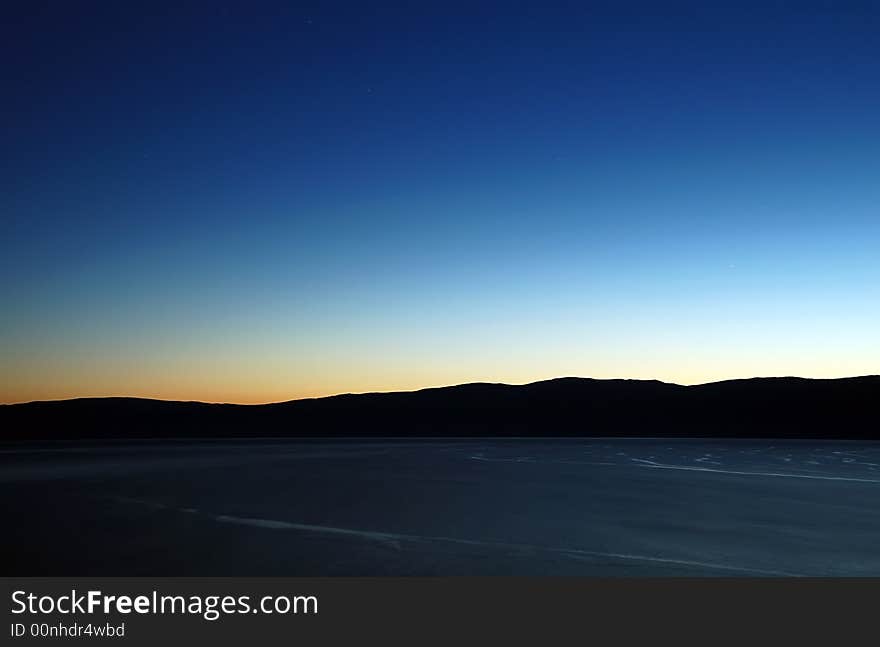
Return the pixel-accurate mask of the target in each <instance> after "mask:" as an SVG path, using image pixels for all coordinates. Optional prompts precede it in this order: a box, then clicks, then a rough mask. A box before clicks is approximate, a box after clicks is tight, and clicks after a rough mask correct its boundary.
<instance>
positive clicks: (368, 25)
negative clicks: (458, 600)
mask: <svg viewBox="0 0 880 647" xmlns="http://www.w3.org/2000/svg"><path fill="white" fill-rule="evenodd" d="M20 5H21V6H20V7H19V9H18V10H17V11H18V13H10V12H11V11H13V10H10V9H9V8H6V9H4V19H3V21H2V23H3V25H2V27H0V30H2V33H0V36H2V37H0V54H2V57H3V62H4V65H3V75H2V78H0V82H2V87H3V97H4V99H3V109H2V148H3V151H4V154H3V156H2V164H3V167H2V179H0V182H2V188H0V210H2V223H3V236H2V239H0V264H2V265H0V268H2V283H0V292H2V294H0V297H2V304H3V311H2V313H3V316H2V320H0V360H2V367H3V368H2V378H0V379H2V381H0V401H2V402H16V401H23V400H33V399H55V398H67V397H77V396H102V395H132V396H145V397H158V398H167V399H196V400H209V401H235V402H265V401H277V400H286V399H292V398H297V397H304V396H313V395H325V394H331V393H338V392H346V391H370V390H397V389H414V388H420V387H424V386H434V385H443V384H452V383H459V382H469V381H500V382H512V383H521V382H528V381H533V380H538V379H544V378H549V377H554V376H560V375H581V376H591V377H632V378H656V379H662V380H666V381H674V382H679V383H697V382H707V381H713V380H719V379H725V378H733V377H747V376H754V375H802V376H810V377H813V376H814V377H834V376H844V375H859V374H868V373H878V372H880V42H878V39H877V35H878V34H880V5H878V4H877V3H860V4H856V3H847V2H830V1H829V2H824V3H809V2H790V3H781V2H760V3H755V4H753V5H751V6H750V5H749V4H748V3H746V2H741V1H740V2H736V3H730V4H729V5H726V6H722V5H720V4H718V3H714V2H709V3H705V2H701V3H692V4H690V5H686V4H683V3H671V4H668V3H658V2H648V3H644V4H640V3H620V2H615V3H606V4H604V5H602V4H598V3H589V2H578V3H575V2H572V3H566V4H553V5H552V6H548V3H545V2H541V3H537V2H536V3H531V5H530V6H529V7H528V8H523V7H525V5H516V4H515V3H509V2H504V3H498V4H486V3H453V2H442V3H436V4H435V3H428V2H424V3H411V5H410V6H393V5H391V4H387V3H380V4H378V5H377V4H374V3H365V2H357V3H350V4H346V3H329V2H321V3H316V4H308V3H291V2H288V3H283V4H275V5H272V4H261V3H258V2H248V3H224V2H211V3H204V4H202V5H193V4H190V5H187V4H186V3H180V2H175V3H168V4H166V5H164V6H161V5H157V4H155V3H150V4H146V3H136V2H135V3H127V2H113V3H105V4H98V3H93V2H70V3H62V2H54V3H52V2H50V3H35V2H34V3H30V2H24V3H20ZM872 5H873V9H872V8H871V7H872Z"/></svg>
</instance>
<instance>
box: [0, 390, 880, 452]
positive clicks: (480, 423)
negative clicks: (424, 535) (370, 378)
mask: <svg viewBox="0 0 880 647" xmlns="http://www.w3.org/2000/svg"><path fill="white" fill-rule="evenodd" d="M0 428H2V429H3V432H2V437H3V438H4V439H7V440H24V439H34V440H36V439H86V438H104V439H107V438H119V439H126V438H222V437H269V436H272V437H419V436H439V437H442V436H449V437H453V436H535V437H541V436H548V437H553V436H584V437H589V436H609V437H734V438H829V439H880V376H866V377H853V378H844V379H834V380H814V379H803V378H754V379H748V380H730V381H726V382H715V383H711V384H702V385H697V386H680V385H676V384H668V383H664V382H657V381H648V380H594V379H587V378H560V379H555V380H547V381H543V382H535V383H532V384H525V385H521V386H512V385H506V384H482V383H480V384H462V385H460V386H450V387H443V388H433V389H424V390H421V391H412V392H397V393H366V394H348V395H338V396H332V397H327V398H316V399H307V400H293V401H290V402H282V403H277V404H264V405H233V404H207V403H200V402H169V401H163V400H147V399H138V398H84V399H76V400H61V401H50V402H30V403H25V404H14V405H3V406H0Z"/></svg>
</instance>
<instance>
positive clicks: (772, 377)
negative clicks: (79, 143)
mask: <svg viewBox="0 0 880 647" xmlns="http://www.w3.org/2000/svg"><path fill="white" fill-rule="evenodd" d="M869 377H875V378H876V377H880V374H877V373H869V374H864V375H846V376H842V377H807V376H802V375H753V376H750V377H734V378H726V379H723V380H712V381H709V382H696V383H692V384H680V383H678V382H667V381H665V380H658V379H655V378H627V377H610V378H596V377H586V376H578V375H560V376H557V377H550V378H545V379H541V380H533V381H531V382H520V383H512V382H486V381H475V382H457V383H453V384H441V385H437V386H424V387H419V388H415V389H408V390H406V389H401V390H388V391H379V390H376V391H344V392H339V393H330V394H327V395H318V396H310V397H303V398H291V399H289V400H272V401H267V402H230V401H222V400H193V399H169V398H151V397H145V396H137V395H89V396H78V397H72V398H47V399H43V400H21V401H15V402H0V406H4V407H5V406H16V405H23V404H38V403H43V402H72V401H75V400H148V401H151V402H176V403H188V404H217V405H231V406H237V407H261V406H266V405H272V404H287V403H290V402H304V401H308V400H325V399H329V398H338V397H345V396H353V395H354V396H356V395H384V394H395V393H401V394H403V393H420V392H422V391H434V390H439V389H451V388H456V387H462V386H472V385H488V386H511V387H519V386H530V385H533V384H541V383H544V382H556V381H559V380H592V381H595V382H658V383H660V384H668V385H670V386H678V387H682V388H689V387H698V386H708V385H710V384H722V383H724V382H745V381H751V380H810V381H838V380H853V379H862V378H869Z"/></svg>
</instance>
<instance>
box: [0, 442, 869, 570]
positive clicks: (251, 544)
mask: <svg viewBox="0 0 880 647" xmlns="http://www.w3.org/2000/svg"><path fill="white" fill-rule="evenodd" d="M0 500H2V505H3V510H4V511H5V513H6V516H7V519H6V522H5V523H4V526H5V528H4V538H3V545H2V549H3V550H2V554H3V561H4V564H3V570H4V574H5V575H10V576H11V575H47V574H51V575H308V576H322V575H507V574H513V575H602V576H608V575H611V576H618V575H619V576H665V575H705V576H750V575H768V576H773V575H805V576H866V575H871V576H880V443H855V442H851V443H850V442H838V443H833V442H827V443H819V442H815V441H809V442H807V441H804V442H798V441H779V442H774V441H730V440H702V441H701V440H602V439H589V440H519V441H512V440H467V441H460V442H458V441H436V442H435V441H412V442H399V441H394V442H385V441H370V442H364V441H362V440H360V441H348V442H346V441H334V442H315V441H313V442H307V441H290V442H285V441H277V440H274V441H249V442H230V441H223V442H193V443H173V444H172V443H167V442H163V443H150V442H144V443H137V444H124V445H102V446H97V445H77V446H72V445H71V446H60V445H51V446H50V445H44V446H41V447H30V448H28V447H23V446H12V445H7V446H5V447H3V448H2V449H0Z"/></svg>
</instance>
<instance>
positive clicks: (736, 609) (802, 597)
mask: <svg viewBox="0 0 880 647" xmlns="http://www.w3.org/2000/svg"><path fill="white" fill-rule="evenodd" d="M2 586H3V596H4V599H5V602H4V607H5V610H6V611H5V617H6V625H5V627H4V630H3V633H4V634H5V637H4V640H3V641H2V642H3V644H9V645H18V644H21V645H25V644H38V643H43V642H44V641H46V640H49V641H52V642H53V643H57V642H58V641H65V640H75V641H100V642H109V644H130V645H157V644H164V645H177V644H211V645H240V644H243V643H245V641H256V643H255V644H258V645H273V644H284V645H291V644H295V643H300V642H301V643H303V644H309V645H315V644H331V645H336V644H351V643H352V642H353V641H356V642H357V643H363V642H366V643H367V644H382V645H414V644H417V645H421V644H474V643H488V644H499V643H502V642H514V643H518V644H527V643H528V644H574V643H577V644H584V643H587V642H589V641H595V640H599V641H601V644H635V643H639V644H650V643H655V642H660V643H661V644H667V643H670V641H675V643H674V644H682V643H686V644H709V643H711V644H714V643H717V642H731V641H732V642H736V643H758V644H762V643H765V642H767V641H769V640H780V641H782V642H783V644H792V642H793V641H795V640H810V641H811V642H812V641H815V640H823V641H827V642H828V643H829V644H840V643H841V641H844V642H846V644H854V643H858V642H861V641H867V640H868V639H869V638H870V637H871V636H872V633H873V631H874V624H875V623H874V608H875V606H876V600H877V599H878V598H880V579H850V580H838V579H749V578H744V579H730V578H727V579H686V578H682V579H599V578H505V577H495V578H469V577H461V578H193V579H189V578H156V579H143V578H137V579H135V578H109V579H92V578H65V579H53V578H21V579H18V578H6V579H3V581H2ZM859 637H861V639H860V638H859ZM670 644H671V643H670Z"/></svg>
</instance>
